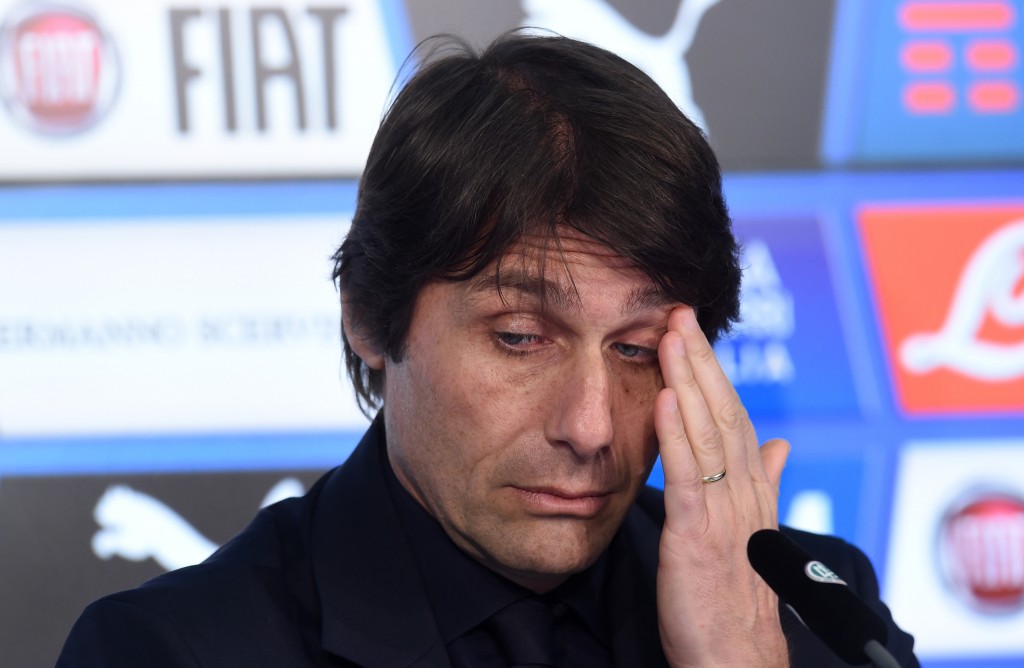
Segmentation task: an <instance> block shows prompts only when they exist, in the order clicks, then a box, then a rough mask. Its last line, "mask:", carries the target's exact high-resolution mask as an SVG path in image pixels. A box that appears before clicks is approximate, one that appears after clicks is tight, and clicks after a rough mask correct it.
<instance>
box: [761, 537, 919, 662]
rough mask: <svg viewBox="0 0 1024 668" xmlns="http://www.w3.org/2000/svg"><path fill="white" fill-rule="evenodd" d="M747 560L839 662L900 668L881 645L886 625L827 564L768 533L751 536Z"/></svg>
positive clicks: (783, 538)
mask: <svg viewBox="0 0 1024 668" xmlns="http://www.w3.org/2000/svg"><path fill="white" fill-rule="evenodd" d="M747 557H748V558H749V559H750V565H751V566H753V567H754V570H755V571H757V573H758V574H759V575H760V576H761V577H762V578H764V581H765V582H767V583H768V586H769V587H771V588H772V589H773V590H774V591H775V593H776V594H778V595H779V598H781V599H782V600H783V602H784V603H786V604H787V605H789V607H790V608H791V609H792V610H793V611H794V612H796V614H797V617H799V618H800V621H802V622H803V623H804V625H805V626H807V628H809V629H810V630H811V631H813V632H814V634H815V635H817V636H818V637H819V638H821V640H822V641H823V642H824V643H825V644H826V645H828V648H829V649H831V650H832V651H833V652H835V653H836V655H837V656H839V658H841V659H842V660H843V661H846V662H847V663H853V664H863V663H867V662H869V661H871V662H873V663H874V664H875V665H876V666H879V667H881V668H887V667H889V666H895V667H896V668H899V664H898V663H896V660H895V659H894V658H893V657H892V655H891V654H889V652H888V651H887V650H886V649H885V647H884V646H885V643H886V641H887V640H888V639H889V630H888V629H887V628H886V626H885V622H883V621H882V618H881V617H879V616H878V614H876V613H875V611H874V610H872V609H871V608H869V607H868V606H867V604H866V603H865V602H864V601H862V600H861V599H860V597H858V596H857V595H856V594H855V593H854V592H853V590H851V589H850V588H849V587H847V586H846V583H845V582H843V581H842V580H840V579H839V576H837V575H836V574H835V573H833V572H832V570H831V569H829V568H828V566H826V565H825V564H823V563H821V562H820V561H817V560H816V559H815V558H814V557H812V556H811V555H809V554H808V553H807V552H805V551H804V550H803V548H801V547H800V546H799V545H797V544H796V543H794V542H793V541H792V540H790V539H789V538H787V537H786V536H784V535H783V534H782V533H780V532H778V531H775V530H773V529H762V530H760V531H757V532H755V533H754V535H752V536H751V537H750V540H749V541H748V542H747Z"/></svg>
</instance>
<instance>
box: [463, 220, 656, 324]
mask: <svg viewBox="0 0 1024 668" xmlns="http://www.w3.org/2000/svg"><path fill="white" fill-rule="evenodd" d="M584 262H596V263H600V264H601V265H602V266H605V267H611V268H614V269H617V270H619V271H623V272H635V273H636V274H638V275H644V274H643V272H642V271H641V270H640V269H638V268H637V267H635V266H634V265H633V264H631V263H630V262H629V261H627V260H626V259H625V258H623V257H622V256H620V255H618V254H617V253H615V252H614V251H613V250H612V249H610V248H608V247H607V246H605V245H603V244H600V243H598V242H596V241H593V240H592V239H590V238H589V237H586V236H584V235H582V234H580V233H578V232H576V231H575V230H569V231H566V230H560V231H559V234H558V235H557V236H554V237H550V236H546V237H545V236H540V235H526V236H524V237H523V238H522V240H521V241H520V242H518V243H516V244H514V245H513V246H512V248H511V249H509V251H508V252H507V253H506V254H505V255H503V256H502V257H500V258H499V259H498V260H497V261H496V262H494V263H493V264H492V266H490V267H488V268H487V269H485V270H484V271H483V272H481V273H480V274H479V275H477V276H476V277H474V278H473V279H471V280H470V282H469V285H468V289H469V293H470V295H477V296H479V297H481V298H486V296H488V295H492V294H495V293H496V294H497V295H498V296H499V298H500V299H501V300H502V302H503V303H506V304H507V303H509V301H510V300H513V299H515V300H529V301H531V302H534V303H536V304H537V305H538V306H539V307H540V308H541V309H542V310H544V309H547V308H555V309H557V310H561V311H567V312H570V311H571V312H579V311H581V310H582V308H583V302H582V299H581V298H580V294H579V290H578V289H577V287H576V283H575V281H574V280H573V265H574V264H582V263H584ZM552 263H554V265H555V266H554V267H552V266H551V265H552ZM552 269H553V271H552ZM644 276H645V275H644ZM645 279H646V280H645V283H647V285H644V286H641V287H637V288H634V289H633V290H631V291H630V293H629V294H628V295H627V297H626V298H625V299H624V300H623V301H622V304H621V312H622V314H623V315H633V314H636V313H638V312H641V311H647V310H651V309H656V308H661V307H664V306H666V305H669V304H673V303H675V300H674V299H672V298H671V297H670V296H669V295H668V294H667V293H666V292H665V291H664V290H663V289H661V288H659V287H658V286H656V285H655V284H654V282H653V281H651V280H650V279H649V278H648V277H646V276H645Z"/></svg>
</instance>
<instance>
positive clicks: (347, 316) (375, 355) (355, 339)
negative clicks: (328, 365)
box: [341, 299, 384, 371]
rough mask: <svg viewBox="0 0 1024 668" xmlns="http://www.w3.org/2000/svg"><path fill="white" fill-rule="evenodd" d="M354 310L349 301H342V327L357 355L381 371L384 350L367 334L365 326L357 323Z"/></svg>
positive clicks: (372, 367)
mask: <svg viewBox="0 0 1024 668" xmlns="http://www.w3.org/2000/svg"><path fill="white" fill-rule="evenodd" d="M352 310H353V309H352V308H351V304H350V303H349V301H348V300H346V299H343V300H342V303H341V327H342V329H343V330H344V331H345V338H346V339H348V345H349V346H351V347H352V351H353V352H355V354H356V355H359V359H361V360H363V363H364V364H366V366H368V367H370V368H371V369H373V370H375V371H380V370H382V369H383V368H384V352H383V351H382V350H380V349H379V348H378V347H377V345H376V344H374V343H373V342H372V341H371V340H370V338H369V337H368V336H367V335H366V331H365V328H363V327H360V326H359V325H358V324H357V323H356V318H355V317H354V316H353V315H352Z"/></svg>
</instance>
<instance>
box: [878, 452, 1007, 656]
mask: <svg viewBox="0 0 1024 668" xmlns="http://www.w3.org/2000/svg"><path fill="white" fill-rule="evenodd" d="M891 529H892V534H891V538H890V543H889V554H890V557H889V564H888V569H887V577H886V579H885V583H886V586H885V595H884V598H885V600H886V601H887V602H888V604H889V606H890V607H891V608H892V611H893V615H894V617H895V618H896V620H897V621H898V622H899V623H900V624H902V625H903V626H905V628H907V630H908V631H910V632H911V633H913V634H914V637H915V640H916V649H917V652H918V654H919V656H921V657H922V658H924V659H927V658H940V657H941V656H943V655H946V656H958V657H971V658H981V657H987V658H993V659H994V658H997V657H1007V656H1022V657H1024V441H1022V440H1019V439H1017V440H1006V441H994V440H972V441H967V440H965V441H921V442H912V443H908V444H907V445H906V447H905V448H904V449H903V452H902V453H901V456H900V461H899V471H898V473H897V484H896V492H895V496H894V507H893V521H892V526H891Z"/></svg>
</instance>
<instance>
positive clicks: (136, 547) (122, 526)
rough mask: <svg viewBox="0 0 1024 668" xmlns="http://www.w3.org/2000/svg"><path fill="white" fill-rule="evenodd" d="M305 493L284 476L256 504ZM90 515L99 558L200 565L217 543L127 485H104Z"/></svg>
mask: <svg viewBox="0 0 1024 668" xmlns="http://www.w3.org/2000/svg"><path fill="white" fill-rule="evenodd" d="M303 493H304V490H303V487H302V483H301V482H299V481H298V480H296V479H295V478H285V479H283V480H281V481H280V482H278V483H277V484H276V485H274V487H273V488H271V490H270V491H269V492H267V495H266V496H265V497H264V498H263V501H262V503H261V504H260V507H261V508H263V507H265V506H268V505H270V504H272V503H276V502H278V501H280V500H282V499H286V498H288V497H292V496H301V495H302V494H303ZM93 517H94V518H95V519H96V522H97V524H99V525H100V529H99V531H97V532H96V533H95V534H94V535H93V537H92V551H93V552H94V553H95V554H96V556H97V557H99V558H100V559H111V558H113V557H120V558H122V559H127V560H129V561H145V560H146V559H153V560H154V561H156V562H157V563H158V564H160V566H162V567H163V568H164V569H165V570H168V571H170V570H174V569H176V568H182V567H183V566H191V565H193V564H198V563H199V562H201V561H203V560H204V559H206V558H207V557H209V556H210V555H211V554H213V553H214V551H216V549H217V548H218V547H219V546H218V545H217V544H216V543H214V542H213V541H211V540H210V539H208V538H207V537H206V536H204V535H202V534H201V533H200V532H199V531H198V530H197V529H196V528H195V527H193V526H192V525H191V524H190V523H189V522H188V520H186V519H185V518H183V517H182V516H181V515H180V514H179V513H178V512H177V511H175V510H174V509H173V508H171V507H170V506H168V505H167V504H165V503H164V502H163V501H160V500H159V499H157V498H155V497H152V496H150V495H149V494H145V493H144V492H139V491H137V490H134V489H132V488H131V487H129V486H128V485H113V486H111V487H108V488H107V490H106V491H105V492H104V493H103V496H102V497H101V498H100V500H99V502H98V503H97V504H96V508H95V510H94V511H93Z"/></svg>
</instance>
